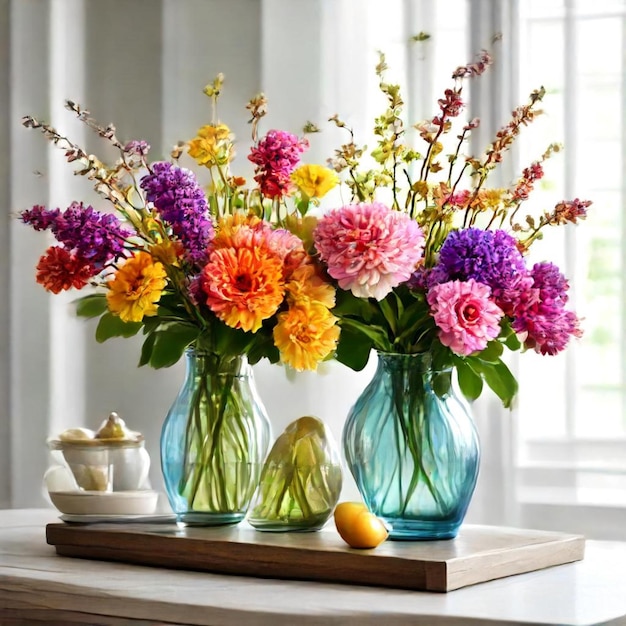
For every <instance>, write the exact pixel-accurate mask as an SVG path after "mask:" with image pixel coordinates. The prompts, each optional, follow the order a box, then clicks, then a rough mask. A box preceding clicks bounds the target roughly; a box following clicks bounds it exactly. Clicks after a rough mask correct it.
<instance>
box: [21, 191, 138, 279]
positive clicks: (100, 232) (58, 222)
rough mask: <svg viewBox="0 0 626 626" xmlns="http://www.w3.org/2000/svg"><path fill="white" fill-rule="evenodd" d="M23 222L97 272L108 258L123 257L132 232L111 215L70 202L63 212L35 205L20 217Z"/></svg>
mask: <svg viewBox="0 0 626 626" xmlns="http://www.w3.org/2000/svg"><path fill="white" fill-rule="evenodd" d="M21 218H22V221H23V222H24V223H25V224H30V225H31V226H32V227H33V228H35V229H36V230H48V229H49V230H50V231H52V233H53V234H54V236H55V238H56V239H57V241H59V242H60V243H62V244H63V246H64V247H65V248H66V249H67V250H68V251H69V250H72V251H74V253H75V254H76V255H77V256H78V257H80V258H82V259H84V260H85V261H88V262H89V263H91V264H92V265H93V267H94V268H96V269H97V270H98V271H99V270H101V269H102V268H103V267H104V265H105V264H106V263H107V262H108V261H110V260H111V259H116V258H119V257H122V256H124V241H125V240H126V239H127V238H128V237H130V235H131V233H130V232H129V231H127V230H125V229H124V228H122V226H121V224H120V221H119V220H118V218H117V217H116V216H115V215H112V214H110V213H100V212H99V211H96V210H95V209H94V208H93V207H91V206H87V207H85V206H84V205H83V203H82V202H80V203H79V202H72V204H70V206H69V207H68V208H67V209H66V210H65V211H63V212H61V211H60V210H59V209H54V210H51V211H48V210H46V209H45V208H43V207H41V206H34V207H33V208H32V209H31V210H30V211H24V212H22V214H21Z"/></svg>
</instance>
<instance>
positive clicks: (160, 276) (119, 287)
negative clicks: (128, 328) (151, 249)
mask: <svg viewBox="0 0 626 626" xmlns="http://www.w3.org/2000/svg"><path fill="white" fill-rule="evenodd" d="M166 284H167V281H166V273H165V268H164V267H163V264H162V263H159V262H158V261H156V262H155V261H154V260H153V259H152V256H150V255H149V254H148V253H147V252H137V253H136V254H135V255H134V256H132V257H130V258H129V259H127V260H126V262H125V263H124V265H122V266H121V267H120V268H119V269H118V270H117V272H116V273H115V275H114V277H113V278H112V279H111V280H109V281H108V283H107V286H108V288H109V291H108V293H107V296H106V297H107V304H108V306H109V310H110V311H111V312H112V313H115V314H117V315H119V317H120V318H121V319H122V320H123V321H124V322H141V320H142V319H143V318H144V317H147V316H150V315H156V312H157V304H156V303H157V302H158V301H159V299H160V298H161V293H162V292H163V289H164V288H165V285H166Z"/></svg>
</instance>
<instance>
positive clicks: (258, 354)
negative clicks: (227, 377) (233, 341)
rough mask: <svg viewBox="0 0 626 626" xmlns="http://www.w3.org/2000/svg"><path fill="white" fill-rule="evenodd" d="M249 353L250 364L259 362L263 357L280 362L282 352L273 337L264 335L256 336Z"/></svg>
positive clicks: (273, 361) (271, 361)
mask: <svg viewBox="0 0 626 626" xmlns="http://www.w3.org/2000/svg"><path fill="white" fill-rule="evenodd" d="M257 334H258V333H257ZM247 354H248V362H249V363H250V365H254V364H256V363H258V362H259V361H260V360H261V359H263V358H265V359H267V360H268V361H269V362H270V363H278V361H280V352H279V351H278V348H277V347H276V346H275V345H274V342H273V341H272V338H271V337H268V336H264V335H263V336H259V337H256V336H255V339H254V343H252V345H251V346H250V347H249V348H248V353H247Z"/></svg>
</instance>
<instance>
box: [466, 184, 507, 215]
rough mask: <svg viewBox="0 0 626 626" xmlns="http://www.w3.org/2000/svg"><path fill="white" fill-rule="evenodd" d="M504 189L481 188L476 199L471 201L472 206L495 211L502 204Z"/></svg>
mask: <svg viewBox="0 0 626 626" xmlns="http://www.w3.org/2000/svg"><path fill="white" fill-rule="evenodd" d="M505 193H506V189H481V190H480V191H479V192H478V196H477V197H476V200H474V202H472V208H473V209H478V210H479V211H495V210H496V209H498V208H500V206H501V204H502V197H503V195H504V194H505Z"/></svg>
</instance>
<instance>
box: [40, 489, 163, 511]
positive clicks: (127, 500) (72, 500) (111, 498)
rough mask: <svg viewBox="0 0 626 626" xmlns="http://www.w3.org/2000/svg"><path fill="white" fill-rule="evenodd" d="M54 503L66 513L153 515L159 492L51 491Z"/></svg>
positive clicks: (147, 490)
mask: <svg viewBox="0 0 626 626" xmlns="http://www.w3.org/2000/svg"><path fill="white" fill-rule="evenodd" d="M48 493H49V495H50V500H52V504H54V506H55V507H56V508H57V509H59V511H61V513H64V514H66V515H152V514H153V513H154V512H155V510H156V507H157V500H158V497H159V494H158V493H157V492H156V491H152V490H150V489H146V490H141V491H50V492H48Z"/></svg>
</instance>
